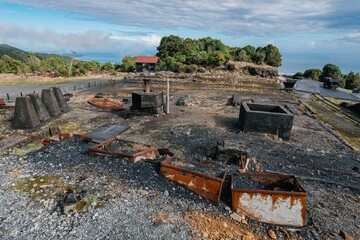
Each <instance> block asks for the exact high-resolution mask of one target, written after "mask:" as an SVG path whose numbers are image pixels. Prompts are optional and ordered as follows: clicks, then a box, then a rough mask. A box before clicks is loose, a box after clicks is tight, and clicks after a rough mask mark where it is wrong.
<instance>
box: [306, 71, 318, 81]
mask: <svg viewBox="0 0 360 240" xmlns="http://www.w3.org/2000/svg"><path fill="white" fill-rule="evenodd" d="M321 73H322V72H321V70H320V69H319V68H311V69H308V70H306V71H305V72H304V77H305V78H311V79H312V80H316V81H319V79H320V76H321Z"/></svg>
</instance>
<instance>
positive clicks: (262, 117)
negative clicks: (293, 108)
mask: <svg viewBox="0 0 360 240" xmlns="http://www.w3.org/2000/svg"><path fill="white" fill-rule="evenodd" d="M293 121H294V115H293V114H291V113H290V112H289V111H288V110H286V109H285V108H283V107H282V106H279V105H271V104H257V103H241V106H240V115H239V125H240V130H241V131H244V132H263V133H270V134H276V135H278V136H279V137H281V138H284V139H290V135H291V128H292V124H293Z"/></svg>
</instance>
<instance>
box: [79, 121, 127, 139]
mask: <svg viewBox="0 0 360 240" xmlns="http://www.w3.org/2000/svg"><path fill="white" fill-rule="evenodd" d="M128 128H129V125H128V124H127V123H123V124H114V125H104V126H101V127H99V128H96V129H95V130H94V131H92V132H89V133H86V134H85V135H86V136H88V137H90V138H91V139H92V141H93V142H98V143H100V142H104V141H106V140H109V139H112V138H114V137H115V136H116V135H118V134H120V133H122V132H124V131H126V130H127V129H128Z"/></svg>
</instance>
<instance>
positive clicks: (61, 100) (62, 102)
mask: <svg viewBox="0 0 360 240" xmlns="http://www.w3.org/2000/svg"><path fill="white" fill-rule="evenodd" d="M52 90H53V91H54V94H55V97H56V100H57V102H58V104H59V107H60V109H61V111H62V112H67V111H69V106H68V104H67V102H66V100H65V97H64V95H63V94H62V92H61V89H60V88H59V87H52Z"/></svg>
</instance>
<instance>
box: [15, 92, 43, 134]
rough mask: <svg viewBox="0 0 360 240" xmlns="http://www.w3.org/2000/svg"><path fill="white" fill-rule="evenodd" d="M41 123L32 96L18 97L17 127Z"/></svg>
mask: <svg viewBox="0 0 360 240" xmlns="http://www.w3.org/2000/svg"><path fill="white" fill-rule="evenodd" d="M39 124H40V120H39V118H38V116H37V114H36V111H35V108H34V106H33V105H32V103H31V100H30V97H28V96H26V97H17V98H16V102H15V112H14V127H15V128H34V127H36V126H38V125H39Z"/></svg>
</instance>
